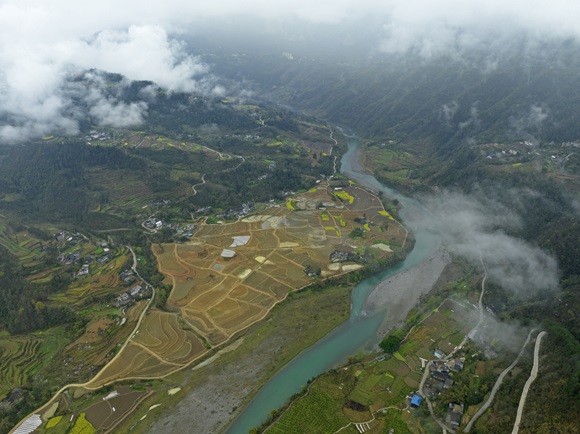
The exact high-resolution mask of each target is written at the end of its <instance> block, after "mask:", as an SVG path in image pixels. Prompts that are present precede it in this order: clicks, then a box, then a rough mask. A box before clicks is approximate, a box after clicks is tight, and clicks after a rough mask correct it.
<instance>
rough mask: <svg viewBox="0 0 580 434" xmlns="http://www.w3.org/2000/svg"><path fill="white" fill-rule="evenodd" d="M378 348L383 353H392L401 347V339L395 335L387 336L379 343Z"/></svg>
mask: <svg viewBox="0 0 580 434" xmlns="http://www.w3.org/2000/svg"><path fill="white" fill-rule="evenodd" d="M379 346H380V347H381V348H382V350H383V351H384V352H385V353H391V354H392V353H394V352H395V351H397V350H398V349H399V347H400V346H401V338H399V337H398V336H396V335H392V334H391V335H389V336H387V337H386V338H385V339H383V340H382V341H381V343H380V344H379Z"/></svg>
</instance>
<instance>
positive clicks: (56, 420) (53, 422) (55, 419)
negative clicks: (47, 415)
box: [45, 416, 62, 429]
mask: <svg viewBox="0 0 580 434" xmlns="http://www.w3.org/2000/svg"><path fill="white" fill-rule="evenodd" d="M61 419H62V416H56V417H53V418H51V419H50V420H49V421H48V422H47V423H46V426H45V428H46V429H50V428H54V427H55V426H57V425H58V424H59V422H60V421H61Z"/></svg>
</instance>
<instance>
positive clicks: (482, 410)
mask: <svg viewBox="0 0 580 434" xmlns="http://www.w3.org/2000/svg"><path fill="white" fill-rule="evenodd" d="M535 331H536V329H532V330H530V333H528V338H527V339H526V341H525V342H524V345H523V346H522V349H521V350H520V352H519V354H518V356H517V357H516V358H515V360H514V361H513V362H512V364H511V365H509V366H508V367H507V368H505V369H504V370H503V372H502V373H501V374H499V377H498V378H497V381H496V382H495V384H494V386H493V389H491V393H490V394H489V398H487V401H485V404H483V406H482V407H481V408H480V409H479V410H478V411H477V413H475V415H474V416H473V417H472V418H471V420H470V421H469V423H468V424H467V426H466V427H465V429H464V430H463V431H464V432H469V431H471V428H473V424H474V423H475V422H476V421H477V419H479V418H480V417H481V415H483V413H485V412H486V411H487V409H488V408H489V407H490V406H491V404H492V402H493V398H495V394H496V393H497V391H498V390H499V388H500V386H501V384H502V383H503V379H504V378H505V376H506V375H507V374H508V373H509V372H510V371H511V370H512V369H513V368H514V367H515V366H516V365H517V364H518V362H519V361H520V358H521V357H522V354H524V350H525V349H526V346H527V345H528V343H529V342H530V339H531V337H532V333H534V332H535Z"/></svg>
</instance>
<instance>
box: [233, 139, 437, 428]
mask: <svg viewBox="0 0 580 434" xmlns="http://www.w3.org/2000/svg"><path fill="white" fill-rule="evenodd" d="M358 157H359V153H358V140H357V138H356V137H350V138H349V141H348V151H347V152H346V153H345V154H344V156H343V157H342V160H341V172H342V173H344V174H345V175H346V176H348V177H349V178H350V179H353V180H355V181H357V182H358V183H359V184H361V185H365V186H367V187H369V188H371V189H373V190H375V191H382V192H383V194H384V195H385V196H387V197H389V198H391V199H398V200H399V202H400V203H401V205H402V209H401V212H400V215H401V219H402V220H403V223H404V224H405V225H406V226H407V227H408V228H410V229H411V230H412V231H413V234H414V236H415V239H416V243H415V246H414V248H413V250H412V251H411V253H410V254H409V255H408V256H407V258H406V259H405V261H403V262H402V263H400V264H397V265H395V266H393V267H391V268H389V269H388V270H385V271H383V272H381V273H379V274H376V275H375V276H372V277H370V278H368V279H365V280H363V281H362V282H361V283H359V284H358V285H357V286H356V287H355V288H354V289H353V291H352V310H351V315H350V318H349V319H348V321H346V322H344V323H343V324H341V325H340V326H338V327H337V328H336V329H334V330H333V331H332V332H330V333H329V334H328V335H326V336H325V337H324V338H323V339H321V340H319V341H318V342H317V343H315V344H314V345H313V346H311V347H310V348H308V349H306V350H304V351H303V352H302V353H301V354H299V355H298V356H297V357H296V358H294V359H293V360H292V361H291V362H290V363H288V364H287V365H286V366H285V367H284V368H282V369H281V370H280V371H279V372H278V373H277V374H276V375H275V376H274V377H272V378H271V379H270V381H269V382H268V383H266V384H265V385H264V387H263V388H262V389H261V390H260V391H259V392H258V394H257V395H256V396H255V397H254V399H253V400H252V401H251V402H250V404H249V405H248V406H247V407H246V409H245V410H244V411H243V412H242V413H241V414H240V416H239V417H238V418H237V419H236V420H235V421H234V422H233V423H232V425H231V426H230V428H229V429H228V431H227V433H228V434H246V433H248V431H249V430H250V429H252V428H253V427H256V426H258V425H260V424H262V423H263V422H264V421H265V420H266V419H267V418H268V415H269V414H270V412H271V411H272V410H274V409H277V408H279V407H280V406H282V405H284V403H285V402H286V401H287V400H288V398H290V396H292V395H293V394H294V393H296V392H298V391H300V389H301V388H302V386H304V385H306V383H307V381H308V380H309V379H311V378H313V377H315V376H317V375H319V374H321V373H323V372H325V371H327V370H329V369H331V368H333V367H336V366H338V365H341V364H343V363H344V362H346V360H347V358H348V357H349V356H351V355H353V354H356V353H357V352H358V351H361V350H370V349H371V348H372V347H373V346H374V345H375V344H376V343H378V341H379V338H378V336H377V331H378V329H379V327H380V325H381V323H382V322H383V320H384V318H385V312H384V311H378V312H376V313H373V314H372V315H369V314H367V313H366V312H365V311H364V305H365V301H366V299H367V297H368V296H369V295H370V293H371V292H372V291H373V289H374V288H375V287H376V286H377V285H378V284H379V283H380V282H382V281H383V280H386V279H388V278H390V277H392V276H394V275H395V274H397V273H400V272H402V271H405V270H408V269H410V268H412V267H414V266H416V265H418V264H420V263H421V262H423V261H424V260H426V259H427V258H429V256H430V255H431V253H432V252H433V250H434V249H435V247H436V246H437V245H438V243H437V238H436V236H435V235H434V234H432V233H430V232H429V231H428V230H425V229H421V228H420V227H415V226H414V222H415V221H417V219H419V218H421V217H422V216H423V215H425V213H426V210H425V209H424V208H423V207H422V206H421V204H420V203H419V202H417V201H416V200H415V199H412V198H409V197H406V196H403V195H401V194H399V193H398V192H396V191H394V190H392V189H390V188H388V187H386V186H384V185H382V184H381V183H380V182H379V181H377V180H376V179H375V178H374V177H373V176H371V175H369V174H365V173H364V172H363V170H362V168H361V166H360V163H359V158H358Z"/></svg>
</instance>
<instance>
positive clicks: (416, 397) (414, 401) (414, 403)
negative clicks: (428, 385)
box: [411, 395, 423, 408]
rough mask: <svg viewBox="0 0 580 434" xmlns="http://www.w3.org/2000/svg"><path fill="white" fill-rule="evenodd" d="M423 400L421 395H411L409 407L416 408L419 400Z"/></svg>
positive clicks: (419, 402) (419, 403)
mask: <svg viewBox="0 0 580 434" xmlns="http://www.w3.org/2000/svg"><path fill="white" fill-rule="evenodd" d="M422 401H423V397H422V396H420V395H413V397H412V398H411V407H412V408H417V407H419V406H420V405H421V402H422Z"/></svg>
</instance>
